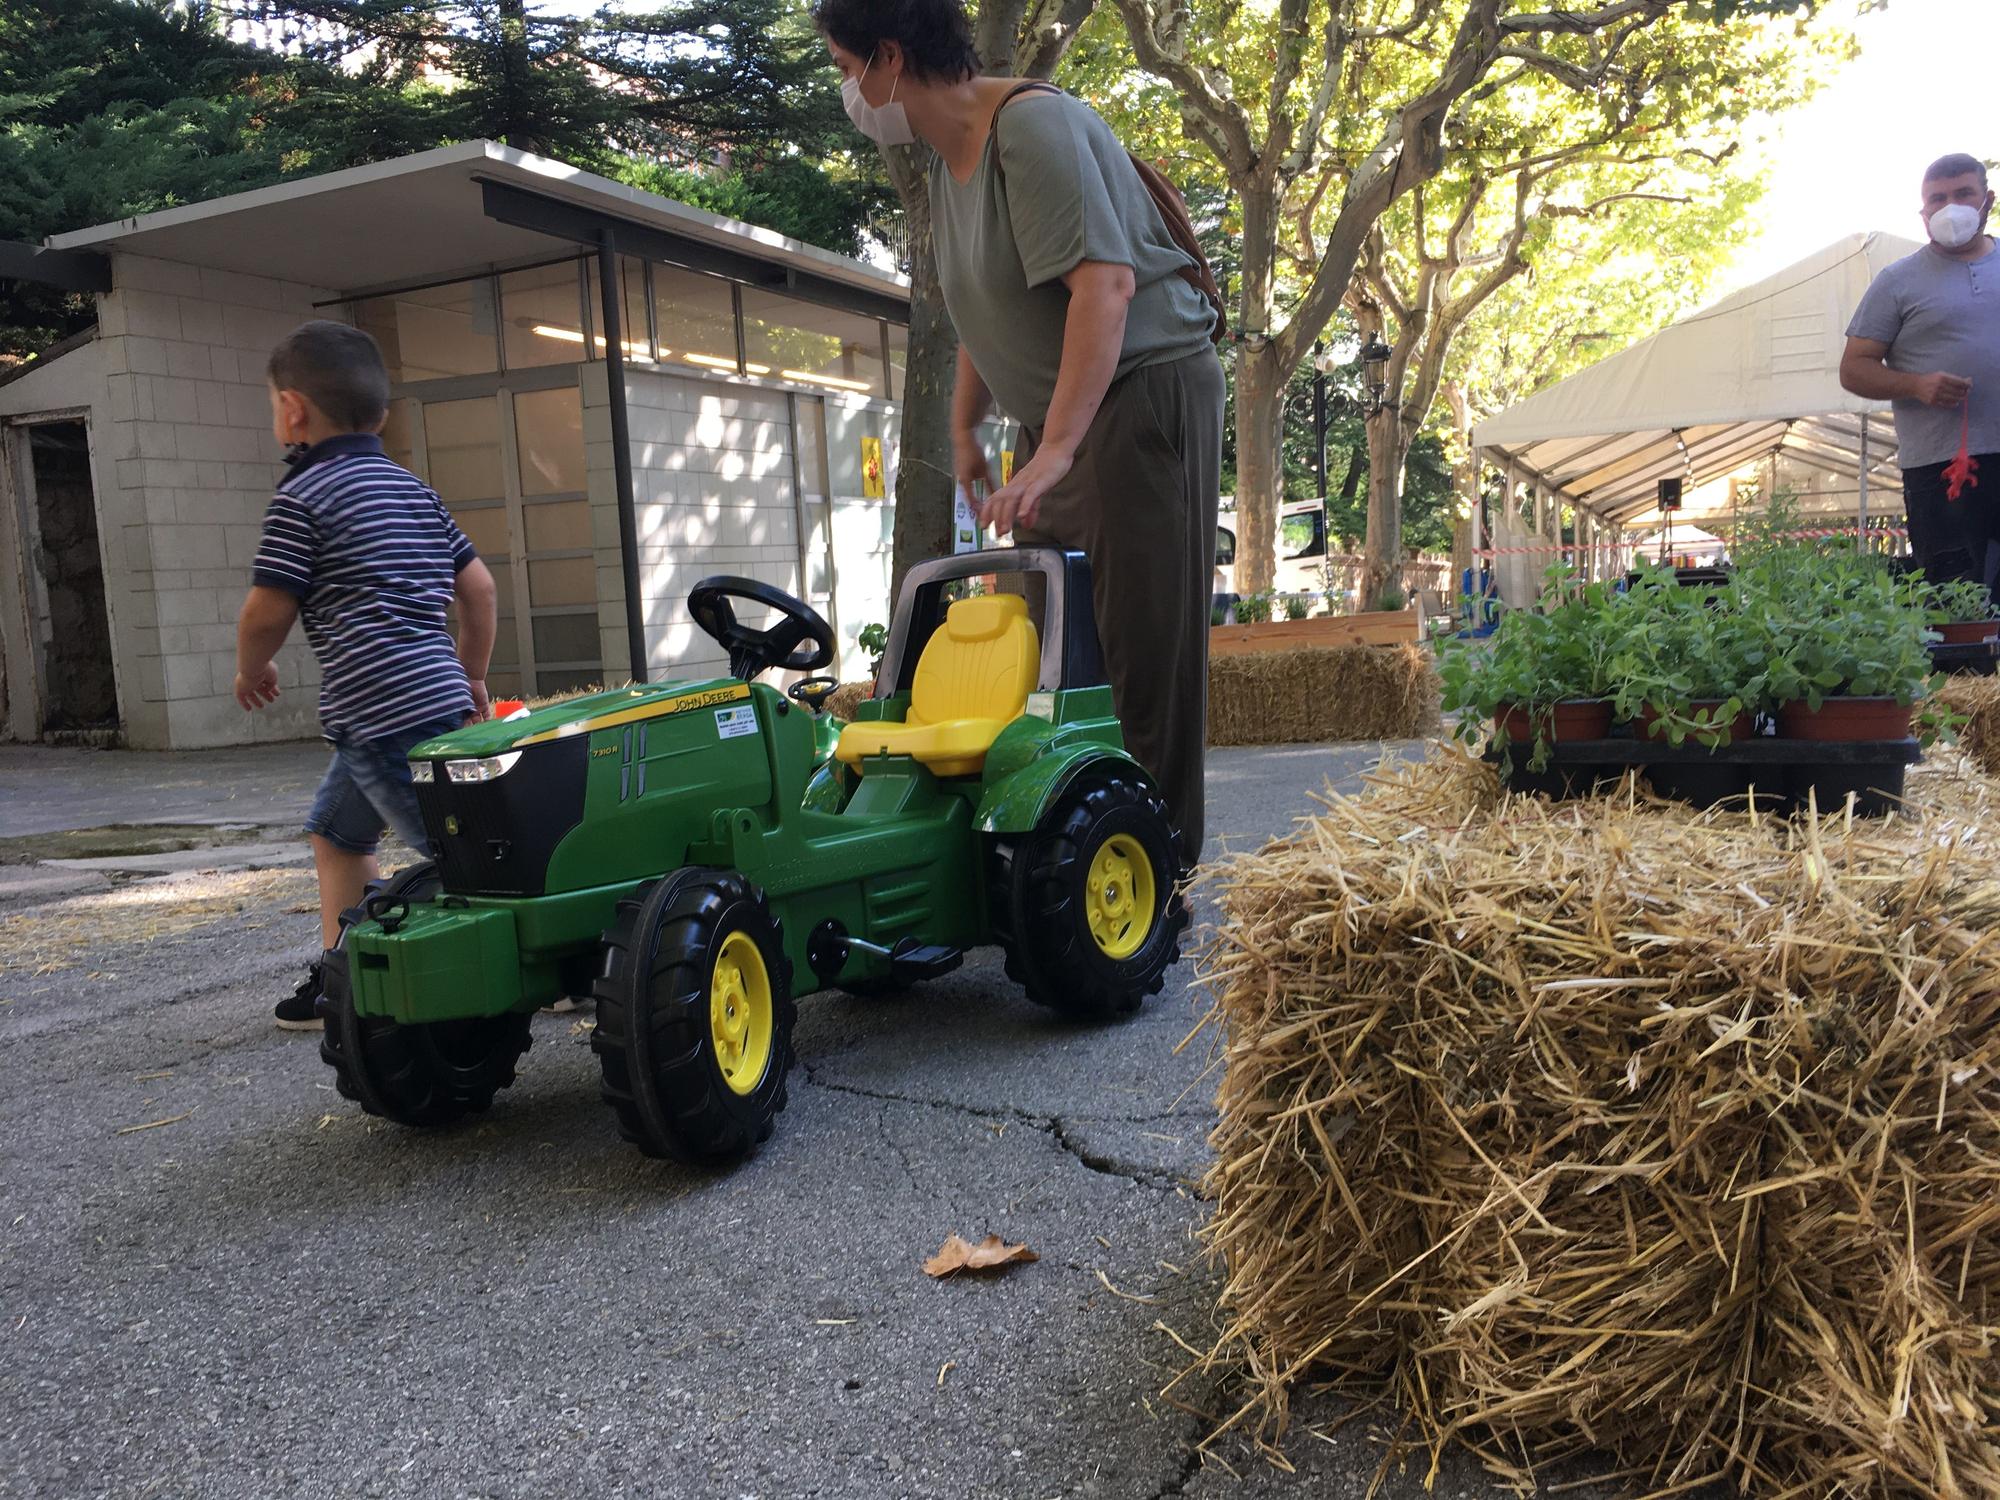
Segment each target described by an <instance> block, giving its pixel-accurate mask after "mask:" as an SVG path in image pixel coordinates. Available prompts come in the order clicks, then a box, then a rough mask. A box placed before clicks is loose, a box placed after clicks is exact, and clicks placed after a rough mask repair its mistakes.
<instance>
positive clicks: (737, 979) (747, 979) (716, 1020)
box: [708, 932, 774, 1094]
mask: <svg viewBox="0 0 2000 1500" xmlns="http://www.w3.org/2000/svg"><path fill="white" fill-rule="evenodd" d="M773 1008H774V1007H773V1006H772V1003H771V971H770V970H769V969H767V968H765V967H764V955H763V952H762V951H761V950H760V949H759V948H758V947H757V944H756V941H755V940H754V939H753V938H752V937H751V936H750V935H749V934H748V933H745V932H732V933H730V934H729V936H728V937H726V938H724V939H723V940H722V951H721V952H719V953H717V954H716V955H715V972H714V973H713V974H711V975H710V976H709V981H708V1034H709V1039H710V1041H711V1042H713V1043H714V1046H715V1065H716V1066H717V1067H718V1068H720V1069H721V1070H722V1081H723V1082H724V1083H726V1084H728V1085H729V1087H730V1090H731V1092H733V1093H738V1094H748V1093H751V1092H752V1091H754V1090H755V1089H756V1087H757V1085H758V1084H760V1083H762V1082H763V1081H764V1070H765V1069H766V1068H768V1067H769V1066H770V1063H771V1029H772V1011H773Z"/></svg>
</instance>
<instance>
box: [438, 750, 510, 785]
mask: <svg viewBox="0 0 2000 1500" xmlns="http://www.w3.org/2000/svg"><path fill="white" fill-rule="evenodd" d="M520 758H521V752H520V751H518V750H509V751H508V752H507V753H506V754H505V755H489V756H486V757H485V758H483V759H481V760H448V761H446V762H445V763H444V774H445V775H446V776H447V777H449V778H450V779H451V780H453V781H458V782H465V781H494V780H497V779H498V778H500V777H502V776H505V775H506V774H507V773H508V772H509V771H511V770H513V769H514V762H515V761H517V760H519V759H520Z"/></svg>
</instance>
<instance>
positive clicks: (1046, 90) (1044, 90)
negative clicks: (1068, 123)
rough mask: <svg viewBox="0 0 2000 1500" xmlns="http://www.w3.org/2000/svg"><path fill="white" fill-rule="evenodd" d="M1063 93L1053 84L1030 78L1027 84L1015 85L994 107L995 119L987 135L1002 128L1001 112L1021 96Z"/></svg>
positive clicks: (988, 127)
mask: <svg viewBox="0 0 2000 1500" xmlns="http://www.w3.org/2000/svg"><path fill="white" fill-rule="evenodd" d="M1061 92H1062V90H1061V89H1059V88H1057V87H1056V86H1055V85H1054V84H1053V83H1046V82H1044V81H1043V80H1041V79H1039V78H1030V79H1029V80H1028V81H1027V82H1026V83H1017V84H1015V85H1014V86H1013V87H1012V88H1011V89H1009V90H1007V92H1006V94H1005V96H1004V97H1003V98H1002V99H1001V100H1000V102H999V103H998V104H996V105H994V106H993V118H992V120H990V121H989V122H988V123H987V126H986V133H987V134H988V135H991V134H993V132H994V131H996V130H998V129H999V128H1000V111H1001V110H1003V109H1005V108H1006V107H1007V106H1008V105H1010V104H1012V103H1013V102H1014V101H1015V100H1016V99H1018V98H1020V97H1021V95H1023V94H1060V93H1061Z"/></svg>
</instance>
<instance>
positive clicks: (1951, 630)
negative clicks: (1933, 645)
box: [1931, 620, 2000, 646]
mask: <svg viewBox="0 0 2000 1500" xmlns="http://www.w3.org/2000/svg"><path fill="white" fill-rule="evenodd" d="M1931 629H1933V630H1935V631H1936V632H1937V633H1938V634H1939V635H1941V636H1943V637H1944V639H1943V640H1941V641H1940V642H1938V644H1939V645H1941V646H1976V645H1978V644H1979V643H1980V642H1981V641H1990V640H1992V639H1993V637H1994V635H1995V634H1996V633H2000V620H1954V621H1952V622H1951V623H1950V624H1949V625H1933V626H1932V627H1931Z"/></svg>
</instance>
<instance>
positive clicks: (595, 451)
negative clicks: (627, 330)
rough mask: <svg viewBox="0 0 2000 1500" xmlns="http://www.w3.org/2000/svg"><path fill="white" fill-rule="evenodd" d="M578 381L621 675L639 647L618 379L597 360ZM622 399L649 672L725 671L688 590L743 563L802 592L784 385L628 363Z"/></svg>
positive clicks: (613, 672) (608, 660)
mask: <svg viewBox="0 0 2000 1500" xmlns="http://www.w3.org/2000/svg"><path fill="white" fill-rule="evenodd" d="M581 379H582V388H583V439H584V452H585V457H586V461H587V464H588V468H589V484H590V499H591V521H592V526H593V530H594V538H593V539H594V542H595V546H596V550H597V600H598V624H599V629H600V635H601V638H602V640H603V649H604V664H605V678H606V680H607V681H617V680H620V679H622V677H623V676H624V675H625V671H626V668H627V666H628V664H629V662H630V656H631V654H630V651H629V650H628V648H627V642H626V632H625V581H624V571H623V567H622V564H621V559H620V556H619V549H618V499H617V494H618V492H617V483H616V477H615V472H614V468H613V463H612V449H611V415H610V405H609V389H610V387H609V383H608V378H607V372H606V370H605V367H604V366H603V365H601V364H600V365H588V366H585V367H584V369H583V371H582V376H581ZM625 404H626V420H627V424H628V427H629V429H630V436H631V449H632V492H633V502H634V508H635V510H636V512H637V519H638V523H639V566H640V572H641V577H642V578H643V580H644V587H645V599H646V603H645V619H646V646H647V662H648V671H649V673H650V674H651V676H652V678H653V679H654V680H656V681H658V680H665V679H671V678H676V677H696V676H712V675H726V674H727V672H728V670H729V664H728V661H727V659H726V658H725V657H724V656H723V654H722V652H721V651H720V649H718V648H717V647H716V645H715V643H714V642H713V641H712V640H710V639H709V637H708V636H707V634H705V633H704V632H703V631H701V630H700V629H698V628H697V627H696V626H695V624H694V622H693V621H692V620H691V619H689V617H688V612H687V595H688V590H689V589H691V588H692V587H694V585H695V584H696V583H697V582H698V581H699V580H700V579H702V578H703V577H705V576H707V575H708V574H710V573H735V574H738V575H740V576H743V577H748V578H756V579H761V580H762V581H764V582H766V583H770V584H773V585H775V586H776V587H778V588H781V589H784V590H785V591H786V592H787V593H793V594H796V593H797V592H798V591H799V586H800V579H799V542H798V508H797V505H796V502H795V499H794V496H793V480H792V427H791V417H790V411H789V405H788V403H787V400H786V397H785V394H784V392H782V391H762V390H758V389H756V388H754V387H748V386H739V385H728V384H723V383H720V382H707V381H703V380H700V379H686V378H681V377H677V376H673V375H665V374H659V373H655V372H653V371H650V370H628V371H627V372H626V376H625Z"/></svg>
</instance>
